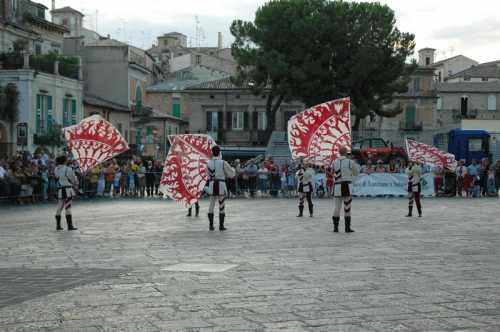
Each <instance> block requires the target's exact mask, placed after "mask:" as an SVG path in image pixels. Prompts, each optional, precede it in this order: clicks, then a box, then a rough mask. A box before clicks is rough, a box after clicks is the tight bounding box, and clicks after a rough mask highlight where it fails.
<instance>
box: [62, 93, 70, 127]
mask: <svg viewBox="0 0 500 332" xmlns="http://www.w3.org/2000/svg"><path fill="white" fill-rule="evenodd" d="M62 124H63V127H67V126H69V125H70V121H69V103H68V99H66V98H64V99H63V118H62Z"/></svg>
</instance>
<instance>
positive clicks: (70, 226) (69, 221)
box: [66, 214, 78, 231]
mask: <svg viewBox="0 0 500 332" xmlns="http://www.w3.org/2000/svg"><path fill="white" fill-rule="evenodd" d="M66 223H67V224H68V231H76V230H78V228H75V227H73V216H72V215H71V214H67V215H66Z"/></svg>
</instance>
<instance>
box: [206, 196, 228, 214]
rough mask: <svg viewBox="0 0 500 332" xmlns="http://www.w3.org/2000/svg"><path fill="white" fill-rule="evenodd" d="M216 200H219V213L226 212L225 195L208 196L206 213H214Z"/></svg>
mask: <svg viewBox="0 0 500 332" xmlns="http://www.w3.org/2000/svg"><path fill="white" fill-rule="evenodd" d="M216 200H218V201H219V214H226V205H225V201H226V197H225V196H210V205H209V206H208V213H209V214H214V208H215V201H216Z"/></svg>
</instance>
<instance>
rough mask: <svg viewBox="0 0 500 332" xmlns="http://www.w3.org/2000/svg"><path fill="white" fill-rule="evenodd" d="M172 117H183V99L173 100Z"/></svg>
mask: <svg viewBox="0 0 500 332" xmlns="http://www.w3.org/2000/svg"><path fill="white" fill-rule="evenodd" d="M172 115H173V116H175V117H177V118H180V117H181V99H180V98H179V97H173V98H172Z"/></svg>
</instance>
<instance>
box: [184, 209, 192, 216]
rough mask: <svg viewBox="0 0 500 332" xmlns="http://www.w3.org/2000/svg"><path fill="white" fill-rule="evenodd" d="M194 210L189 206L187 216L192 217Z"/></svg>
mask: <svg viewBox="0 0 500 332" xmlns="http://www.w3.org/2000/svg"><path fill="white" fill-rule="evenodd" d="M192 211H193V208H191V207H190V208H189V209H188V214H187V215H186V217H191V212H192Z"/></svg>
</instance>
